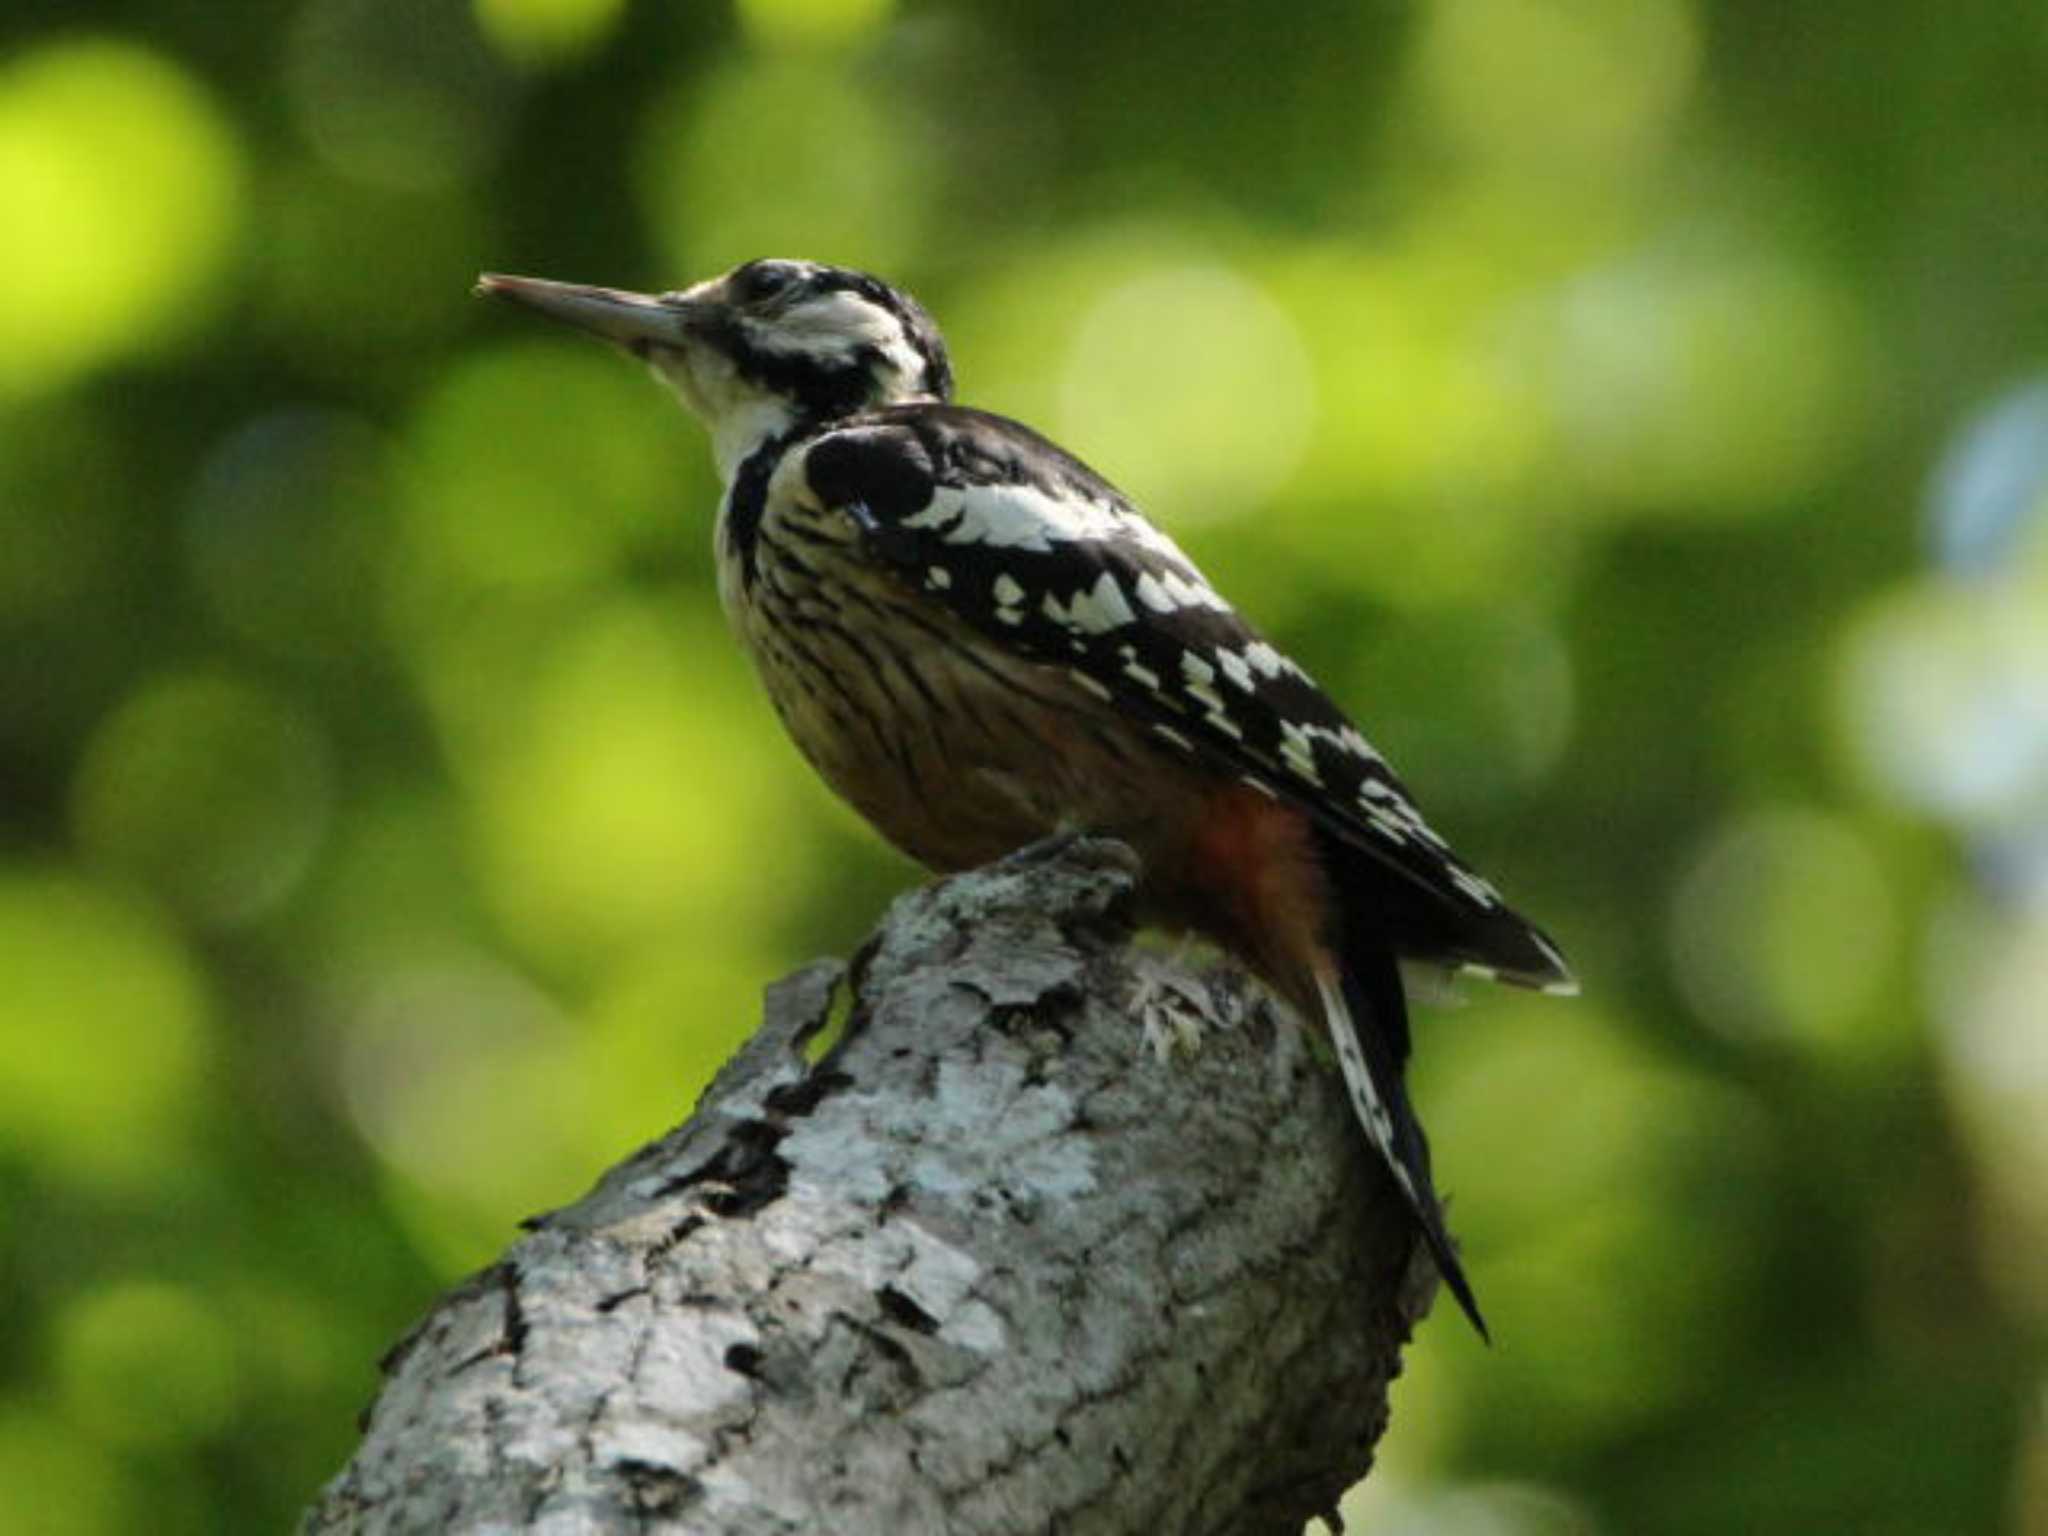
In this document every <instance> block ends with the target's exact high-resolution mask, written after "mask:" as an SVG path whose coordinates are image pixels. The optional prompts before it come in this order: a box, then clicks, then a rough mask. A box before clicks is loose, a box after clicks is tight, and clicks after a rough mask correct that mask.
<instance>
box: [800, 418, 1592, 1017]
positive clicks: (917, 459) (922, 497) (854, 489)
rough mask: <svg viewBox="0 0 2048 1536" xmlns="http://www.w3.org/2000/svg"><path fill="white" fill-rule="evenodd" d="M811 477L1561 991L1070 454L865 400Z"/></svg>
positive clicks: (1483, 897)
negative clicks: (866, 406)
mask: <svg viewBox="0 0 2048 1536" xmlns="http://www.w3.org/2000/svg"><path fill="white" fill-rule="evenodd" d="M802 451H803V452H804V453H805V460H804V465H803V467H804V472H805V476H806V479H807V480H808V483H809V486H810V489H811V491H812V493H813V494H814V495H815V496H817V498H818V499H819V501H820V502H821V503H823V504H824V505H825V506H828V507H835V508H839V509H841V510H843V511H845V512H846V513H847V514H848V515H849V516H851V517H853V518H854V519H855V521H856V522H857V524H858V525H859V526H860V527H861V529H862V530H863V532H864V535H865V540H866V547H867V550H868V552H869V554H870V556H871V557H872V558H873V559H875V560H876V561H877V562H878V563H881V564H883V565H885V566H887V567H889V568H891V569H893V570H894V571H896V572H897V573H898V574H899V575H900V576H901V578H902V579H903V580H904V581H905V582H907V583H910V584H913V585H914V586H915V587H917V588H918V589H919V590H920V591H922V592H923V593H924V594H925V596H926V598H927V599H928V600H931V601H935V602H938V603H940V604H942V605H943V606H944V607H946V608H948V609H949V610H951V611H952V612H953V613H955V614H957V615H958V616H959V617H961V618H962V619H964V620H966V621H967V622H968V623H969V624H970V625H972V626H973V627H974V628H975V629H976V630H978V631H980V632H981V633H982V634H984V635H985V636H987V637H988V638H989V639H990V640H992V641H994V642H995V643H997V644H1000V645H1002V646H1004V647H1006V648H1008V649H1009V650H1012V651H1014V652H1016V653H1018V654H1020V655H1024V656H1028V657H1030V658H1032V659H1033V660H1036V661H1040V662H1043V663H1045V664H1046V665H1049V666H1062V667H1065V668H1066V669H1067V670H1068V671H1069V673H1070V674H1071V676H1072V677H1073V679H1074V680H1075V681H1076V682H1077V683H1079V684H1081V685H1082V686H1083V687H1085V688H1087V689H1089V690H1090V691H1092V692H1094V693H1096V694H1097V695H1099V696H1100V697H1101V698H1103V699H1104V700H1105V701H1106V702H1109V703H1111V704H1113V705H1115V706H1116V707H1118V708H1119V709H1121V710H1124V711H1125V712H1127V713H1128V715H1129V716H1131V717H1132V718H1134V719H1136V720H1138V721H1141V722H1143V723H1144V724H1145V725H1146V726H1147V727H1148V728H1149V729H1150V730H1151V731H1152V732H1153V733H1154V734H1155V735H1156V736H1157V737H1158V738H1159V739H1160V740H1161V741H1163V742H1165V743H1168V744H1170V745H1172V746H1173V747H1176V748H1179V749H1180V750H1183V751H1186V752H1188V753H1190V754H1193V755H1197V756H1200V757H1202V758H1205V759H1209V760H1217V761H1220V763H1222V764H1224V765H1227V766H1228V767H1229V768H1230V769H1234V770H1235V771H1236V772H1237V773H1238V774H1239V775H1240V776H1241V777H1242V778H1243V779H1244V780H1245V781H1246V782H1247V783H1249V784H1251V785H1253V786H1255V787H1256V788H1258V789H1260V790H1262V791H1264V792H1265V793H1267V794H1270V795H1272V796H1274V797H1275V798H1276V799H1280V800H1284V801H1286V802H1288V803H1290V804H1292V805H1296V806H1298V807H1300V808H1301V809H1303V810H1304V811H1306V812H1308V814H1309V815H1311V816H1312V817H1313V818H1314V819H1315V820H1316V821H1317V823H1318V824H1320V825H1321V826H1322V827H1323V828H1324V829H1325V831H1326V832H1328V833H1329V834H1332V835H1333V836H1334V837H1335V838H1336V839H1338V840H1339V841H1340V842H1341V843H1342V844H1344V845H1347V846H1349V847H1351V848H1355V849H1358V850H1360V851H1362V852H1364V853H1366V854H1368V855H1370V857H1371V859H1372V860H1373V861H1374V863H1375V865H1376V866H1377V867H1379V868H1381V869H1383V870H1385V871H1387V872H1389V873H1391V874H1393V875H1395V876H1397V877H1398V879H1399V882H1400V883H1404V884H1406V885H1407V886H1409V887H1410V888H1412V889H1415V890H1420V891H1422V892H1424V893H1426V894H1427V895H1428V896H1429V897H1431V898H1432V899H1433V903H1434V905H1435V907H1436V909H1437V911H1438V912H1439V913H1440V914H1441V917H1442V919H1443V921H1440V922H1433V923H1431V924H1428V925H1425V927H1424V928H1422V929H1421V930H1418V931H1419V932H1424V933H1427V934H1429V935H1430V937H1431V942H1430V943H1429V944H1428V946H1427V950H1426V952H1427V953H1429V956H1430V958H1442V959H1448V960H1452V961H1456V962H1460V963H1465V964H1469V965H1476V966H1479V967H1482V968H1485V969H1490V970H1493V971H1495V972H1497V973H1498V974H1500V975H1502V976H1503V977H1505V978H1507V979H1509V980H1514V981H1519V982H1522V983H1525V984H1528V985H1534V986H1544V987H1553V988H1564V987H1568V986H1569V985H1570V976H1571V973H1570V971H1569V969H1568V968H1567V967H1566V965H1565V962H1564V958H1563V956H1562V955H1561V954H1560V953H1559V951H1558V949H1557V946H1556V945H1555V944H1553V943H1551V941H1550V940H1549V939H1548V938H1547V937H1545V936H1544V935H1543V934H1542V932H1541V931H1540V930H1538V929H1537V928H1536V927H1535V926H1534V925H1532V924H1531V923H1529V922H1528V921H1527V920H1526V919H1524V918H1522V917H1520V916H1519V915H1518V914H1516V913H1515V912H1513V911H1512V910H1510V909H1509V908H1508V907H1507V905H1506V904H1505V903H1504V902H1503V901H1502V900H1501V897H1500V894H1499V892H1497V891H1496V890H1494V888H1493V887H1492V885H1490V884H1489V883H1488V882H1487V881H1486V880H1485V879H1483V878H1482V877H1481V876H1480V875H1479V874H1477V873H1476V872H1475V871H1474V870H1473V869H1472V868H1471V867H1470V866H1468V865H1467V864H1466V863H1465V862H1464V861H1463V860H1462V859H1460V858H1459V857H1458V856H1457V855H1456V854H1454V853H1453V852H1452V851H1451V850H1450V849H1449V847H1447V846H1446V845H1445V843H1444V840H1443V839H1442V838H1441V837H1439V836H1438V835H1437V834H1436V832H1435V831H1434V830H1433V829H1432V828H1431V827H1430V826H1429V824H1428V823H1427V822H1426V821H1424V820H1423V818H1422V814H1421V812H1420V811H1418V810H1417V809H1416V807H1415V803H1414V800H1413V799H1412V797H1411V796H1410V795H1409V793H1408V791H1407V788H1406V786H1404V785H1403V784H1402V783H1401V781H1400V780H1399V779H1398V778H1397V777H1395V775H1394V772H1393V770H1392V769H1391V768H1390V767H1388V766H1387V763H1386V760H1385V759H1384V758H1382V757H1381V756H1380V755H1379V754H1378V753H1377V752H1376V751H1374V750H1373V748H1372V746H1371V745H1370V744H1369V743H1368V742H1367V741H1366V739H1365V738H1364V736H1362V735H1361V734H1360V733H1359V731H1358V729H1357V728H1356V727H1355V726H1354V725H1352V723H1351V722H1350V720H1348V719H1347V718H1346V717H1345V715H1344V713H1343V711H1342V710H1340V709H1338V707H1337V706H1336V705H1335V704H1334V703H1332V702H1331V700H1330V698H1329V696H1328V695H1326V694H1325V693H1324V692H1323V691H1322V689H1320V688H1319V687H1317V686H1316V684H1315V682H1314V681H1313V680H1312V679H1311V678H1310V677H1309V676H1308V674H1307V673H1305V672H1303V671H1302V670H1301V668H1300V667H1298V666H1296V665H1295V664H1294V662H1293V661H1291V660H1290V659H1288V658H1287V657H1286V656H1284V655H1282V654H1281V653H1280V652H1279V651H1278V650H1277V649H1275V648H1274V647H1273V646H1272V645H1271V644H1270V643H1269V642H1268V641H1266V639H1265V638H1264V637H1263V636H1261V635H1260V634H1259V633H1258V631H1257V630H1255V629H1254V628H1252V626H1251V625H1250V624H1248V623H1246V622H1245V620H1244V619H1243V618H1241V617H1240V616H1239V615H1238V614H1237V613H1236V611H1235V610H1233V609H1232V608H1231V607H1230V605H1229V604H1228V603H1226V602H1225V601H1224V600H1223V598H1222V597H1220V596H1219V595H1218V594H1217V592H1216V590H1215V589H1214V588H1213V587H1212V586H1210V584H1209V583H1208V581H1207V580H1205V579H1204V578H1203V576H1202V574H1201V572H1200V571H1198V570H1197V569H1196V568H1195V566H1194V564H1193V562H1191V561H1190V560H1189V559H1188V558H1187V556H1186V555H1185V554H1183V553H1182V552H1181V551H1180V549H1179V548H1178V547H1177V546H1176V545H1175V544H1174V543H1173V541H1172V540H1171V539H1169V538H1168V537H1167V536H1166V535H1165V534H1164V533H1162V532H1160V531H1159V530H1158V529H1157V528H1156V527H1154V526H1153V525H1152V524H1151V523H1149V522H1148V521H1146V519H1145V518H1144V517H1143V516H1142V515H1140V514H1139V513H1138V511H1137V510H1136V509H1135V508H1134V507H1133V506H1132V505H1131V504H1130V503H1129V502H1128V501H1127V500H1125V498H1124V497H1123V496H1122V495H1121V494H1119V493H1118V491H1117V490H1116V489H1115V488H1114V487H1113V486H1111V485H1110V484H1109V483H1108V482H1107V481H1105V480H1104V479H1102V477H1101V476H1099V475H1097V474H1096V473H1095V472H1094V471H1093V470H1091V469H1089V468H1088V467H1087V466H1086V465H1085V464H1083V463H1081V462H1080V461H1079V460H1078V459H1076V458H1074V457H1073V456H1072V455H1070V454H1068V453H1067V452H1065V451H1064V450H1063V449H1061V448H1059V447H1057V446H1056V445H1055V444H1053V443H1050V442H1048V441H1047V440H1046V439H1044V438H1042V437H1040V436H1039V435H1038V434H1037V433H1035V432H1033V431H1031V430H1030V429H1029V428H1028V427H1024V426H1022V425H1020V424H1018V423H1016V422H1013V421H1010V420H1007V419H1005V418H1003V417H1000V416H992V415H989V414H987V413H985V412H981V411H974V410H968V409H966V408H964V407H959V406H941V405H910V406H898V407H890V408H887V409H884V410H880V411H875V412H871V413H868V414H866V415H864V416H861V417H858V418H855V419H853V420H851V421H849V422H848V423H847V424H845V425H844V426H842V427H839V428H836V429H834V430H833V431H830V432H828V433H825V434H824V435H822V436H820V437H819V438H817V439H816V440H814V442H813V443H812V444H810V445H809V446H808V447H807V448H806V449H804V450H802Z"/></svg>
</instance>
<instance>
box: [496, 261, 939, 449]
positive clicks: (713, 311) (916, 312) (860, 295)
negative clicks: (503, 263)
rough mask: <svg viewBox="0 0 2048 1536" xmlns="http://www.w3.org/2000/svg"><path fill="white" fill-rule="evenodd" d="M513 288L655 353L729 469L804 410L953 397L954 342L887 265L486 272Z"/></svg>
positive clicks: (534, 304)
mask: <svg viewBox="0 0 2048 1536" xmlns="http://www.w3.org/2000/svg"><path fill="white" fill-rule="evenodd" d="M477 291H478V292H479V293H485V294H491V295H494V296H496V297H499V298H505V299H510V300H512V301H513V302H514V303H518V304H523V305H526V306H527V307H528V308H531V309H537V310H539V311H540V312H541V313H542V314H544V315H548V316H550V317H551V318H553V319H556V320H562V321H566V322H567V323H568V324H570V325H574V326H577V327H579V328H580V329H582V330H586V331H589V332H591V333H592V334H594V335H597V336H601V337H604V338H606V339H607V340H610V341H614V342H617V343H618V344H619V345H620V346H622V347H624V348H626V349H627V350H628V351H629V352H632V353H633V354H634V355H636V356H638V357H641V358H643V359H645V360H646V362H647V363H648V365H649V366H650V367H651V368H653V370H654V371H655V373H656V374H658V375H659V376H660V377H661V378H662V379H663V380H665V381H666V382H667V383H668V384H669V385H671V386H672V387H673V388H674V389H675V391H676V393H677V394H678V395H680V396H681V397H682V400H683V403H684V404H685V405H686V406H688V407H689V408H690V410H691V411H692V412H694V413H695V414H696V415H697V416H698V417H699V418H700V419H701V420H702V421H703V422H704V424H705V425H706V426H707V427H709V428H710V429H711V435H712V441H713V444H714V446H715V448H716V451H717V454H718V459H719V467H720V468H721V470H723V471H724V473H725V474H726V476H727V477H728V478H730V477H731V475H732V473H733V471H734V470H735V469H736V468H737V467H738V465H739V463H740V461H741V460H743V459H744V458H745V457H746V455H747V454H748V453H749V452H751V451H752V449H753V447H754V446H755V445H756V444H758V443H760V442H762V441H763V440H764V439H766V438H768V437H771V436H773V435H775V434H776V433H779V432H783V431H786V430H788V428H790V427H791V426H793V425H795V424H797V423H798V422H804V421H827V420H831V419H832V418H834V417H838V416H845V415H849V414H851V413H853V412H855V411H861V410H866V409H869V408H870V407H873V406H879V405H892V404H895V403H897V402H900V401H907V400H944V399H946V398H947V396H948V395H950V394H951V392H952V388H953V371H952V367H951V365H950V364H949V363H948V361H947V359H946V344H945V342H944V341H942V340H941V339H940V337H939V330H938V327H937V326H936V325H934V324H933V323H932V317H931V316H930V315H928V314H926V313H925V311H924V307H923V306H922V305H921V304H919V303H918V302H917V301H916V300H915V299H913V298H911V297H910V295H909V294H907V293H903V292H900V291H899V290H897V289H895V288H892V287H890V286H889V285H888V284H887V283H885V282H883V281H881V279H879V278H875V277H870V276H868V275H867V274H866V273H865V272H854V271H850V270H848V269H847V268H845V267H828V266H822V265H820V264H819V263H817V262H811V261H750V262H748V263H746V264H745V265H744V266H739V267H735V268H733V269H732V271H730V272H728V273H726V274H725V275H724V276H722V277H715V278H712V279H711V280H710V281H708V282H702V283H699V284H697V286H696V287H694V288H685V289H682V290H680V291H678V292H674V293H661V294H641V293H627V292H624V291H622V290H620V289H616V288H591V287H586V286H584V285H582V284H579V283H553V282H548V281H546V280H544V279H542V278H537V277H504V276H500V275H498V274H496V273H486V274H485V275H484V276H483V277H482V278H481V279H479V280H478V282H477Z"/></svg>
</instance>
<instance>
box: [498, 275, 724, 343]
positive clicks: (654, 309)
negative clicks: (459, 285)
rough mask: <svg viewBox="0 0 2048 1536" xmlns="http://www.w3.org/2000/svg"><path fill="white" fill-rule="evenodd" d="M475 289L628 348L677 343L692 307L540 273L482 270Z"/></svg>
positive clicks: (688, 320) (685, 329)
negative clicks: (518, 274)
mask: <svg viewBox="0 0 2048 1536" xmlns="http://www.w3.org/2000/svg"><path fill="white" fill-rule="evenodd" d="M476 291H477V293H478V294H480V295H486V296H489V297H491V298H497V299H510V300H511V301H512V302H513V303H515V304H520V305H524V306H525V307H526V308H528V309H533V310H538V311H539V312H540V313H541V314H543V315H546V316H547V317H548V318H549V319H551V320H560V321H562V322H563V323H564V324H566V325H573V326H575V327H576V328H577V329H578V330H581V331H589V332H590V333H591V334H592V335H594V336H602V337H603V338H604V339H605V340H607V341H615V342H617V343H618V344H619V345H620V346H622V347H627V348H629V349H631V350H633V351H636V352H638V351H645V350H646V349H647V348H648V347H649V346H651V345H659V346H670V347H674V346H681V345H682V344H683V342H684V340H685V339H686V337H687V334H688V331H689V326H690V321H691V319H692V318H693V309H694V306H692V305H690V304H688V303H687V302H684V301H679V300H676V299H657V298H654V297H653V296H651V295H649V294H644V293H631V292H628V291H627V290H625V289H623V288H593V287H591V286H590V285H588V284H586V283H551V282H549V281H548V280H547V279H546V278H544V277H510V276H507V275H506V274H504V273H502V272H486V273H484V274H483V276H481V277H479V278H478V279H477V280H476Z"/></svg>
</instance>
